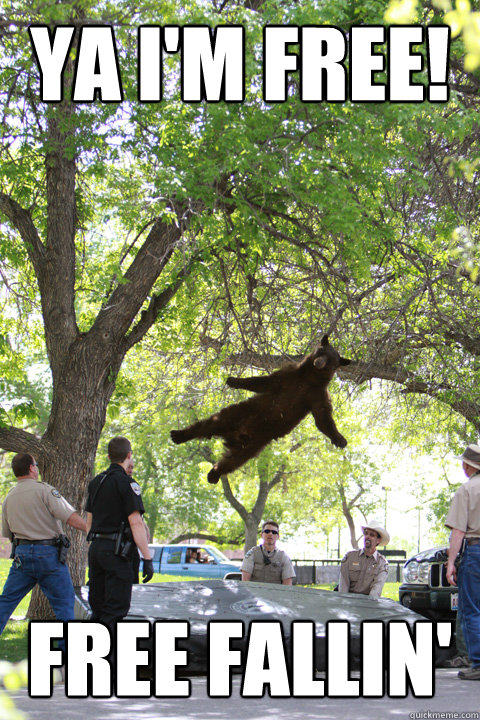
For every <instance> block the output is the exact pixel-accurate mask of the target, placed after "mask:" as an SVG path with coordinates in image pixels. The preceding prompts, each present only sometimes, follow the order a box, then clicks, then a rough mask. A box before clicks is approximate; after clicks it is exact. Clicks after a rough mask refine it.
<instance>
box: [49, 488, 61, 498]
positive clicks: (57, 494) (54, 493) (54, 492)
mask: <svg viewBox="0 0 480 720" xmlns="http://www.w3.org/2000/svg"><path fill="white" fill-rule="evenodd" d="M51 492H52V495H53V497H56V498H61V497H62V496H61V495H60V493H59V492H58V490H55V488H52V491H51Z"/></svg>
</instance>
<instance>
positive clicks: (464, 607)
mask: <svg viewBox="0 0 480 720" xmlns="http://www.w3.org/2000/svg"><path fill="white" fill-rule="evenodd" d="M458 459H459V460H462V467H463V471H464V473H465V475H466V476H467V478H468V480H467V482H465V483H464V484H463V485H462V486H461V487H460V488H459V489H458V490H457V492H456V493H455V495H454V497H453V500H452V504H451V506H450V510H449V511H448V514H447V517H446V520H445V525H446V526H447V527H449V528H451V530H452V532H451V535H450V547H449V550H448V563H447V580H448V582H449V583H450V585H455V584H456V581H457V580H458V607H459V611H460V613H461V622H462V629H463V634H464V636H465V642H466V644H467V651H468V657H469V658H470V661H471V663H472V667H471V668H468V669H465V670H460V672H459V673H458V677H459V678H461V679H462V680H480V447H479V446H478V445H469V446H468V447H467V449H466V450H465V452H464V453H463V455H460V457H459V458H458ZM464 542H465V549H464V551H463V555H462V560H461V563H460V567H459V571H458V578H457V571H456V568H455V559H456V557H457V555H458V553H459V552H460V550H461V547H462V544H463V543H464Z"/></svg>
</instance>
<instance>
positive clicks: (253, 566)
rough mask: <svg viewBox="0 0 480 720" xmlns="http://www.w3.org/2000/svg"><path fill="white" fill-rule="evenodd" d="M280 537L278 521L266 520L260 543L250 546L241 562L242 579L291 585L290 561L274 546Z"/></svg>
mask: <svg viewBox="0 0 480 720" xmlns="http://www.w3.org/2000/svg"><path fill="white" fill-rule="evenodd" d="M279 537H280V530H279V527H278V523H276V522H274V521H273V520H267V521H266V522H264V523H263V525H262V540H263V544H262V545H257V547H254V548H251V550H249V551H248V552H247V554H246V555H245V558H244V560H243V563H242V580H253V581H254V582H264V583H277V584H278V585H291V584H292V580H293V578H294V577H295V570H294V569H293V565H292V561H291V560H290V558H289V557H288V555H287V554H286V553H285V552H283V550H277V548H276V547H275V546H276V544H277V540H278V538H279Z"/></svg>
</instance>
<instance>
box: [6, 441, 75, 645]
mask: <svg viewBox="0 0 480 720" xmlns="http://www.w3.org/2000/svg"><path fill="white" fill-rule="evenodd" d="M12 470H13V473H14V475H15V477H16V478H17V484H16V486H15V487H14V488H12V490H10V492H9V493H8V495H7V497H6V498H5V501H4V503H3V511H2V534H3V536H4V537H7V538H9V539H10V540H11V541H12V543H13V545H14V547H15V551H14V556H13V563H12V566H11V568H10V572H9V574H8V577H7V580H6V582H5V585H4V587H3V592H2V594H1V595H0V634H1V633H2V632H3V629H4V628H5V625H6V624H7V621H8V619H9V618H10V615H11V614H12V612H13V611H14V610H15V608H16V607H17V605H18V603H19V602H20V601H21V600H22V599H23V598H24V597H25V595H27V593H29V592H30V590H31V589H32V588H33V587H34V585H36V584H37V583H38V585H39V586H40V588H41V589H42V590H43V592H44V593H45V595H46V596H47V598H48V600H49V601H50V605H51V606H52V608H53V611H54V613H55V616H56V618H57V620H60V621H62V622H67V621H68V620H72V619H73V607H74V599H75V594H74V590H73V585H72V579H71V577H70V572H69V570H68V567H67V565H66V564H65V562H61V561H60V559H59V548H58V537H59V536H60V535H62V533H63V528H62V522H65V523H67V525H70V526H71V527H74V528H77V529H78V530H83V532H86V523H85V521H84V520H83V519H82V518H81V517H80V515H78V514H77V513H76V512H75V510H74V508H73V507H72V506H71V505H70V503H68V502H67V501H66V500H65V498H63V497H62V496H61V495H60V493H59V492H58V490H56V489H55V488H54V487H52V486H51V485H47V484H46V483H42V482H38V466H37V463H36V461H35V458H34V457H33V456H32V455H30V454H29V453H19V454H18V455H15V457H14V458H13V460H12Z"/></svg>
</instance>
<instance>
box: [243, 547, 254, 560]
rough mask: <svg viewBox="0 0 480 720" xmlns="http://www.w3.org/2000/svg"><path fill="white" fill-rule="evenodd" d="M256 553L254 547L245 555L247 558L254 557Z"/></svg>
mask: <svg viewBox="0 0 480 720" xmlns="http://www.w3.org/2000/svg"><path fill="white" fill-rule="evenodd" d="M254 551H255V548H254V547H253V548H250V550H249V551H248V552H247V553H245V557H246V558H248V557H250V555H253V553H254Z"/></svg>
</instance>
